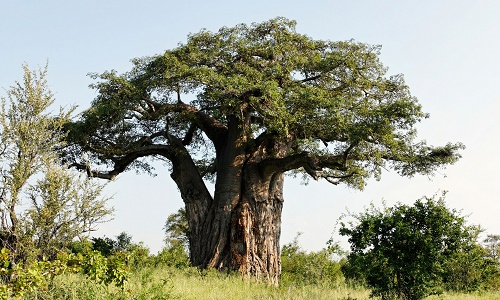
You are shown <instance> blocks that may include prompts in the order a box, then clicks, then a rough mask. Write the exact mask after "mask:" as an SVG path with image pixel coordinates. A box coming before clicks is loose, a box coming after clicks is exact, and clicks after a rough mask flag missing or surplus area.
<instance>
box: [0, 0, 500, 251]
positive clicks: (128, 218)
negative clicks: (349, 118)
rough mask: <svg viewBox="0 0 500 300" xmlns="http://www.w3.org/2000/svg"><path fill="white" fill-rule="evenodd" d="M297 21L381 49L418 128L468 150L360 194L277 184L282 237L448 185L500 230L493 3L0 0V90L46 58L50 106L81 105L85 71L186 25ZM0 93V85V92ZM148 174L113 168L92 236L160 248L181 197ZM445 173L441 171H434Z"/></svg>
mask: <svg viewBox="0 0 500 300" xmlns="http://www.w3.org/2000/svg"><path fill="white" fill-rule="evenodd" d="M276 16H284V17H287V18H289V19H295V20H296V21H297V22H298V25H297V31H298V32H300V33H304V34H307V35H309V36H310V37H312V38H315V39H328V40H347V39H355V40H357V41H360V42H367V43H370V44H380V45H382V47H383V48H382V61H383V63H384V64H385V65H386V66H387V67H388V68H389V74H397V73H403V74H404V75H405V78H406V81H407V83H408V85H409V86H410V88H411V90H412V92H413V94H414V95H415V96H417V97H418V98H419V100H420V103H421V104H422V105H423V108H424V110H425V111H426V112H429V113H430V114H431V118H430V119H428V120H425V121H424V122H423V123H421V124H419V125H418V128H419V133H420V137H421V138H422V139H426V140H427V141H428V142H429V143H430V144H434V145H440V144H445V143H446V142H448V141H450V142H456V141H461V142H463V143H464V144H465V145H466V146H467V149H466V150H465V151H463V158H462V160H460V161H459V162H458V163H457V164H456V165H454V166H452V167H449V168H447V169H446V170H444V171H443V172H441V174H438V175H437V176H435V177H434V178H433V179H432V181H430V180H429V179H428V178H426V177H415V178H413V179H405V178H399V177H398V176H397V175H394V174H391V173H387V174H384V176H383V178H382V180H381V181H380V182H375V181H373V182H370V183H369V185H368V186H367V188H366V189H365V190H364V191H362V192H359V191H353V190H348V189H346V188H344V187H339V186H332V185H329V184H327V183H325V182H310V184H309V185H308V186H303V185H300V184H299V183H300V180H295V179H291V178H290V179H288V180H287V181H286V183H285V205H284V210H283V227H282V243H286V242H289V241H291V240H292V238H293V237H294V235H295V234H296V232H298V231H301V232H303V233H304V234H303V235H302V237H301V239H300V241H301V243H302V245H303V246H304V247H305V248H306V249H309V250H319V249H320V248H322V247H324V246H325V242H326V241H327V240H328V239H329V238H330V237H331V235H332V232H333V231H334V227H335V222H336V220H337V218H338V217H339V216H340V214H341V213H342V212H344V211H345V208H346V207H349V208H350V210H352V211H359V210H360V209H362V207H363V206H366V205H368V204H369V203H370V201H374V202H375V203H377V204H380V203H381V201H382V199H385V200H386V201H387V203H388V204H393V203H395V202H397V201H401V202H404V203H412V202H413V201H414V200H416V199H417V198H420V197H421V196H424V195H428V196H430V195H432V194H434V193H436V192H438V191H439V190H448V191H449V193H448V196H447V203H448V205H449V206H450V207H453V208H457V209H463V213H464V214H470V217H469V220H470V222H471V223H476V224H481V225H482V226H483V227H485V228H486V229H487V231H488V232H489V233H495V234H499V233H500V221H499V217H498V216H499V214H500V201H499V200H500V199H499V194H500V188H499V187H500V183H499V180H500V171H499V170H500V162H499V161H500V160H499V158H498V153H499V151H500V135H499V132H500V93H499V92H498V87H499V86H500V73H499V70H500V18H499V17H498V16H500V1H497V0H490V1H481V0H478V1H457V0H453V1H452V0H448V1H430V0H428V1H425V0H424V1H411V2H410V1H400V0H391V1H389V0H379V1H375V0H371V1H368V0H365V1H319V0H313V1H296V0H288V1H271V0H267V1H262V0H256V1H234V0H233V1H217V0H214V1H187V0H186V1H157V0H141V1H124V0H121V1H106V0H99V1H97V0H87V1H63V0H59V1H44V0H38V1H34V0H31V1H22V0H18V1H13V0H4V1H2V2H1V3H0V87H3V88H7V87H8V86H10V85H11V84H12V83H13V82H14V80H18V79H20V78H21V76H22V69H21V65H22V63H23V62H26V63H28V64H29V66H31V67H32V68H34V67H37V66H43V65H45V62H46V61H47V60H48V61H49V84H50V86H51V89H52V91H53V92H54V93H55V95H56V99H57V104H58V105H69V104H77V105H79V107H80V109H81V110H83V109H86V108H87V107H88V106H89V105H90V101H91V100H92V99H93V97H94V96H95V93H94V92H93V91H92V90H90V89H89V88H88V85H89V84H90V83H92V80H91V79H90V78H89V77H87V76H86V74H87V73H89V72H102V71H105V70H110V69H115V70H118V71H119V72H125V71H127V70H129V69H130V67H131V64H130V59H132V58H135V57H140V56H148V55H153V54H157V53H161V52H163V51H164V50H166V49H169V48H172V47H175V46H176V45H177V44H178V43H179V42H184V41H185V40H186V36H187V34H188V33H190V32H193V33H194V32H198V31H199V30H200V29H201V28H207V29H209V30H212V31H216V30H218V29H219V28H220V27H221V26H233V25H235V24H238V23H251V22H260V21H264V20H267V19H270V18H273V17H276ZM0 93H1V94H2V95H4V91H3V90H2V91H0ZM157 173H158V176H156V177H154V178H150V177H148V176H147V175H136V174H135V173H134V172H132V173H128V174H123V175H121V176H120V177H119V178H118V179H117V180H116V181H115V182H112V183H110V184H109V185H108V187H107V188H106V192H107V193H108V194H114V199H113V200H112V201H111V203H110V204H111V205H113V206H114V207H115V209H116V212H115V219H114V220H113V221H111V222H109V223H107V224H104V225H102V226H101V229H100V230H99V231H98V232H97V233H96V235H98V236H102V235H107V236H110V237H114V236H116V235H118V234H119V233H120V232H121V231H126V232H128V233H129V234H132V235H133V237H134V240H135V241H141V240H142V241H144V242H145V243H146V245H148V246H149V247H150V248H151V249H152V250H153V251H154V252H155V251H157V250H158V249H160V247H161V245H162V239H163V231H162V226H163V224H164V221H165V219H166V218H167V216H168V214H170V213H172V212H175V211H176V210H177V209H178V208H179V207H181V205H182V201H181V199H180V196H179V195H178V193H177V188H176V187H175V185H174V184H173V183H172V181H171V179H170V177H169V175H168V172H167V170H166V168H162V166H161V165H159V168H158V169H157ZM444 174H446V175H447V177H444V176H443V175H444Z"/></svg>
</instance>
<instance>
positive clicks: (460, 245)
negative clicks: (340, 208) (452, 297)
mask: <svg viewBox="0 0 500 300" xmlns="http://www.w3.org/2000/svg"><path fill="white" fill-rule="evenodd" d="M349 216H351V217H354V219H355V222H354V223H353V222H351V223H348V224H346V223H344V222H341V228H340V234H341V235H344V236H348V237H349V243H350V245H351V253H350V254H349V256H348V262H347V265H346V269H347V270H348V271H350V272H346V275H347V276H351V277H352V276H360V277H361V278H363V279H365V280H366V282H367V283H368V284H369V285H370V286H371V288H372V293H373V295H375V296H381V297H382V299H393V298H398V299H421V298H423V297H425V296H427V295H429V294H431V293H433V292H435V291H436V290H437V289H439V288H440V286H441V281H442V278H443V275H444V268H445V266H446V264H447V263H448V262H450V261H452V260H453V259H456V257H457V255H459V254H460V253H462V254H463V253H466V252H465V251H466V250H467V249H472V248H474V245H475V242H476V237H477V234H476V232H477V227H474V226H467V225H466V224H465V218H464V217H462V216H460V215H459V214H458V212H457V211H455V210H449V209H448V208H447V207H446V206H445V203H444V200H443V198H439V199H438V200H435V199H434V198H424V199H420V200H417V201H416V202H415V204H414V205H413V206H408V205H403V204H397V205H395V206H394V207H391V208H384V209H377V208H375V207H374V206H371V207H370V208H369V209H367V210H365V212H363V213H360V214H349Z"/></svg>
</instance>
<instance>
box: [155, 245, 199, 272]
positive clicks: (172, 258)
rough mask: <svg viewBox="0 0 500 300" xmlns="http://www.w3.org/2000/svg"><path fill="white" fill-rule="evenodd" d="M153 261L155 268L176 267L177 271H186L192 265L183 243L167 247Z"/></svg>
mask: <svg viewBox="0 0 500 300" xmlns="http://www.w3.org/2000/svg"><path fill="white" fill-rule="evenodd" d="M153 261H154V264H155V266H166V267H175V268H177V269H184V268H187V267H189V266H190V265H191V264H190V262H189V256H188V254H187V252H186V248H185V247H184V245H182V244H181V243H177V244H173V245H171V246H166V247H165V248H163V249H162V250H161V251H160V252H159V253H158V254H157V255H156V256H154V258H153Z"/></svg>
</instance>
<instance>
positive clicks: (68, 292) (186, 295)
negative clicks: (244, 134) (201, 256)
mask: <svg viewBox="0 0 500 300" xmlns="http://www.w3.org/2000/svg"><path fill="white" fill-rule="evenodd" d="M24 299H47V300H49V299H50V300H55V299H58V300H59V299H67V300H70V299H88V300H104V299H109V300H111V299H143V300H150V299H179V300H181V299H186V300H189V299H193V300H195V299H196V300H198V299H203V300H204V299H207V300H210V299H214V300H215V299H217V300H219V299H225V300H229V299H255V300H258V299H283V300H284V299H297V300H298V299H311V300H315V299H343V300H354V299H373V298H370V291H369V290H367V289H365V288H362V287H353V286H349V285H347V284H345V283H340V284H337V285H335V286H322V285H307V286H293V285H290V286H281V287H279V288H277V287H272V286H268V285H265V284H262V283H256V282H249V281H244V280H242V279H241V277H240V276H238V275H227V274H220V273H217V272H202V273H200V272H199V271H198V270H196V269H194V268H188V269H185V270H178V269H174V268H148V267H146V268H143V269H141V270H139V271H136V272H134V273H133V275H132V277H131V279H130V280H129V282H128V283H127V284H126V285H125V288H124V290H121V289H119V288H117V287H115V286H113V285H111V286H109V287H108V286H105V285H100V284H96V283H95V282H92V281H90V280H87V279H86V278H85V277H84V276H83V275H77V274H68V275H63V276H58V277H55V278H54V281H53V283H52V284H51V285H50V286H49V288H48V289H46V290H39V291H38V292H36V293H31V294H26V295H25V296H24ZM375 299H377V298H375ZM427 299H449V300H452V299H456V300H472V299H485V300H486V299H488V300H490V299H491V300H493V299H500V292H487V293H486V292H485V293H474V294H444V295H439V296H431V297H428V298H427Z"/></svg>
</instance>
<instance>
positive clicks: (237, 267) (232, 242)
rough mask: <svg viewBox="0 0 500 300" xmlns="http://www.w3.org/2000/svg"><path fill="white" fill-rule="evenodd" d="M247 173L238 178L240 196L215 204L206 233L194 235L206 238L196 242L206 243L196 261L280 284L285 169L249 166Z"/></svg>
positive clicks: (209, 266) (201, 246)
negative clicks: (269, 170) (266, 172)
mask: <svg viewBox="0 0 500 300" xmlns="http://www.w3.org/2000/svg"><path fill="white" fill-rule="evenodd" d="M241 177H242V178H239V182H238V183H237V185H236V182H235V181H233V184H235V185H236V187H238V188H239V189H240V193H239V195H238V198H237V201H236V202H232V203H231V205H225V206H213V207H211V209H210V210H209V212H208V215H207V217H206V218H205V220H206V223H205V227H204V230H203V231H202V236H200V237H197V238H194V239H192V240H190V242H191V243H193V242H194V243H201V245H197V246H196V247H194V248H198V247H200V248H203V249H204V250H202V251H200V252H198V254H201V256H199V257H195V256H192V262H193V263H194V264H195V265H196V266H200V267H203V268H217V269H219V270H228V271H239V272H240V273H241V274H242V275H243V276H245V277H248V278H257V279H259V280H265V281H268V282H270V283H272V284H275V285H277V284H278V280H279V277H280V275H281V261H280V245H279V239H280V234H281V212H282V207H283V179H284V175H283V174H274V175H267V176H262V175H261V174H259V172H258V171H257V170H255V169H253V168H245V171H244V172H243V174H242V175H241ZM233 201H234V199H233ZM214 203H215V202H214Z"/></svg>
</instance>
